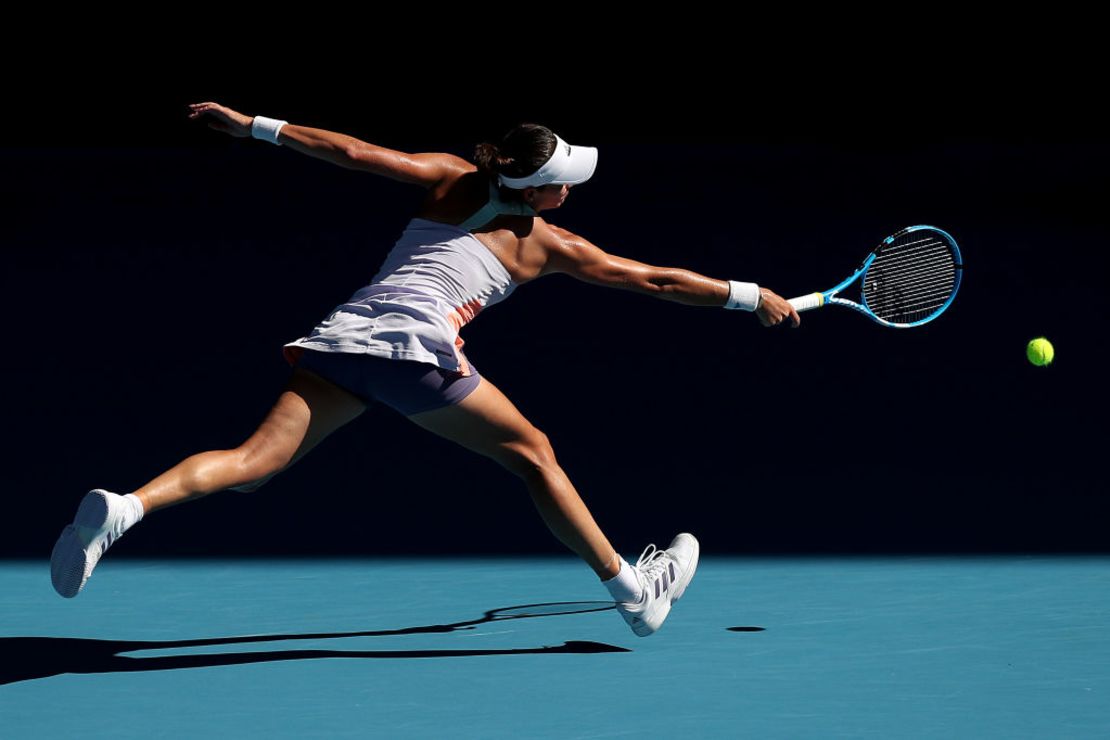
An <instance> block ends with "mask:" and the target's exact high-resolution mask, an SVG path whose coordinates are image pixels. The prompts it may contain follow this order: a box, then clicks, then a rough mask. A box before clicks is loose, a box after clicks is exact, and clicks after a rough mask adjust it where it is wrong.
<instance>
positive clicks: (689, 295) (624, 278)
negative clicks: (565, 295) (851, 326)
mask: <svg viewBox="0 0 1110 740" xmlns="http://www.w3.org/2000/svg"><path fill="white" fill-rule="evenodd" d="M541 228H546V229H549V230H550V236H549V237H548V238H547V239H546V245H547V249H546V253H547V264H546V265H545V267H544V270H543V272H545V273H548V272H561V273H566V274H568V275H571V276H573V277H575V278H577V279H579V280H582V281H584V282H587V283H592V284H594V285H603V286H605V287H609V288H620V289H622V290H631V291H635V292H637V293H643V294H646V295H651V296H654V297H656V298H661V299H663V300H668V301H674V302H676V303H684V304H686V305H689V306H717V307H722V306H725V305H726V304H727V303H728V302H729V297H730V281H728V280H717V279H714V278H710V277H706V276H705V275H699V274H698V273H696V272H692V271H690V270H684V269H681V268H677V267H656V266H654V265H648V264H645V263H643V262H637V261H635V260H630V259H627V258H625V257H618V256H617V255H614V254H609V253H608V252H606V251H605V250H603V249H601V248H600V247H598V246H596V245H594V244H592V243H590V242H589V241H588V240H586V239H584V238H582V237H580V236H578V235H576V234H572V233H571V232H569V231H567V230H566V229H560V228H559V227H557V226H552V225H550V224H546V223H545V224H543V227H541ZM759 296H760V298H759V302H758V305H757V306H756V308H755V312H756V313H757V314H758V316H759V320H760V321H761V322H762V323H763V324H764V325H765V326H771V325H774V324H778V323H780V322H782V321H783V320H784V319H786V318H788V317H789V318H790V319H791V321H792V323H793V325H794V326H798V324H799V323H800V322H801V319H800V318H799V316H798V312H797V311H795V310H794V308H793V307H792V306H791V305H790V304H789V303H788V302H787V301H786V300H785V299H784V298H782V297H781V296H779V295H777V294H775V293H774V292H772V291H771V290H768V289H767V288H759Z"/></svg>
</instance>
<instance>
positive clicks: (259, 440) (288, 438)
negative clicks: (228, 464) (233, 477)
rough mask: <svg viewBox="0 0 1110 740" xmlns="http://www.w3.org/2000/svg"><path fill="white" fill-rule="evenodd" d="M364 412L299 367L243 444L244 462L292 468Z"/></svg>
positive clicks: (351, 398)
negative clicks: (262, 461) (323, 441)
mask: <svg viewBox="0 0 1110 740" xmlns="http://www.w3.org/2000/svg"><path fill="white" fill-rule="evenodd" d="M365 409H366V404H365V403H364V402H363V401H362V400H361V399H359V398H358V397H356V396H354V395H352V394H350V393H348V392H347V391H345V390H344V389H342V388H340V387H339V386H337V385H335V384H334V383H331V382H329V381H327V380H324V379H323V378H321V377H320V376H318V375H316V374H315V373H312V372H310V371H308V370H304V369H302V368H296V369H294V370H293V376H292V377H291V378H290V379H289V383H288V385H287V386H286V387H285V390H284V391H282V394H281V396H280V397H279V398H278V400H277V402H276V403H275V404H274V406H273V408H271V409H270V412H269V413H268V414H267V415H266V418H265V419H263V421H262V423H261V424H260V425H259V427H258V429H257V430H256V431H255V432H254V434H253V435H251V437H250V438H249V439H248V440H247V441H246V442H244V443H243V446H242V448H241V449H242V450H243V453H244V457H245V463H246V464H250V463H251V462H252V461H253V460H252V458H257V459H265V460H266V461H268V462H269V463H270V466H272V465H273V464H275V463H277V464H280V465H292V464H293V463H294V462H296V461H297V460H298V459H300V458H301V457H302V456H304V455H305V454H306V453H307V452H308V451H309V450H311V449H312V448H313V447H315V446H316V445H317V444H319V443H320V442H321V441H322V440H323V439H324V438H326V437H327V436H328V435H329V434H331V433H332V432H334V431H335V430H336V429H338V428H339V427H341V426H343V425H344V424H346V423H348V422H350V421H352V420H353V419H355V418H357V417H358V416H359V415H360V414H361V413H362V412H363V411H364V410H365Z"/></svg>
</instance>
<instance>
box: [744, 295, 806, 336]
mask: <svg viewBox="0 0 1110 740" xmlns="http://www.w3.org/2000/svg"><path fill="white" fill-rule="evenodd" d="M759 294H760V296H761V300H760V301H759V308H757V309H756V310H755V313H756V316H758V317H759V322H760V323H761V324H763V325H764V326H777V325H778V324H781V323H782V322H783V321H785V320H786V319H787V318H789V319H790V321H791V322H792V323H791V326H793V327H794V328H797V327H798V326H799V325H800V324H801V323H802V317H801V316H799V315H798V312H797V311H796V310H794V307H793V306H791V305H790V301H788V300H786V299H785V298H783V297H782V296H780V295H778V294H777V293H773V292H772V291H770V290H768V289H767V288H760V289H759Z"/></svg>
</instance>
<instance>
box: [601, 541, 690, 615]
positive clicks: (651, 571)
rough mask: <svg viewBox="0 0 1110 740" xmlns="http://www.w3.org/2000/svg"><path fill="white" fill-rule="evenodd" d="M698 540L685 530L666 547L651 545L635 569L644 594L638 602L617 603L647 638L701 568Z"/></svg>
mask: <svg viewBox="0 0 1110 740" xmlns="http://www.w3.org/2000/svg"><path fill="white" fill-rule="evenodd" d="M698 552H699V547H698V541H697V540H696V539H695V538H694V535H692V534H686V533H685V532H683V533H682V534H680V535H678V536H677V537H675V538H674V540H673V541H672V542H671V546H670V547H668V548H667V549H666V550H658V549H656V547H655V545H648V546H647V548H646V549H645V550H644V552H643V554H642V555H640V559H639V560H637V561H636V565H635V567H634V568H633V569H632V570H633V572H634V573H635V574H636V580H638V581H639V582H640V585H641V586H642V587H643V590H644V593H643V596H641V597H640V601H639V603H636V604H633V603H629V602H624V603H621V602H618V603H617V611H618V612H620V615H621V616H622V617H624V621H626V622H628V625H629V626H630V627H632V631H633V632H635V633H636V634H637V635H639V636H640V637H647V636H648V635H650V634H652V633H654V632H655V631H656V630H658V629H659V628H660V627H661V626H663V621H664V620H665V619H666V618H667V615H668V614H670V613H671V604H673V603H674V602H676V601H678V600H679V599H681V598H682V594H683V593H685V592H686V586H687V585H689V583H690V580H691V579H692V578H693V577H694V571H695V570H697V568H698Z"/></svg>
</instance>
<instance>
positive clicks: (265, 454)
mask: <svg viewBox="0 0 1110 740" xmlns="http://www.w3.org/2000/svg"><path fill="white" fill-rule="evenodd" d="M235 452H236V455H237V465H238V475H237V476H236V477H238V478H239V479H240V480H242V481H243V483H241V484H239V485H236V486H233V487H232V489H231V490H233V491H255V490H257V489H259V488H261V487H262V486H263V485H265V484H266V482H267V481H268V480H270V478H273V477H274V476H275V475H277V474H278V473H279V472H281V470H282V469H283V468H284V467H285V466H286V465H288V464H289V460H290V459H291V456H290V455H287V454H285V453H284V452H283V451H281V450H275V449H272V448H265V447H263V448H260V447H258V446H255V445H252V444H250V443H246V444H244V445H242V446H241V447H239V449H237V450H236V451H235Z"/></svg>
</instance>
